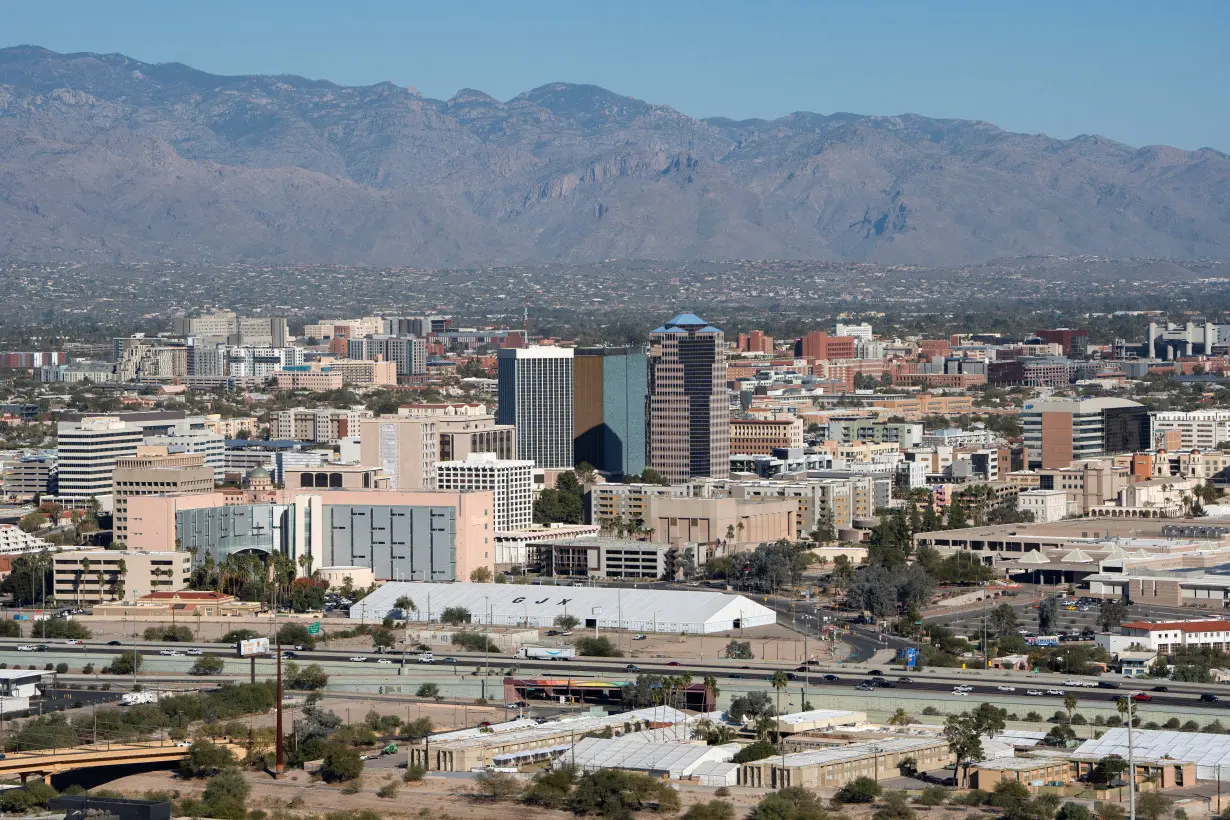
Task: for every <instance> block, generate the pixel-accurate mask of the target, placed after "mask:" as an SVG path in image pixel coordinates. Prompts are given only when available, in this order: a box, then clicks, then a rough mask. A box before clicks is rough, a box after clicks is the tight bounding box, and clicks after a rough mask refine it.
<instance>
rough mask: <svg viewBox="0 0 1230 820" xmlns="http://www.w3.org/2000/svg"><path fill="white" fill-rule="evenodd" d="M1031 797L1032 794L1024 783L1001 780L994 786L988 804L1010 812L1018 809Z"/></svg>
mask: <svg viewBox="0 0 1230 820" xmlns="http://www.w3.org/2000/svg"><path fill="white" fill-rule="evenodd" d="M1032 797H1033V794H1032V793H1031V792H1030V791H1029V787H1028V786H1026V785H1025V784H1024V783H1021V782H1019V781H1016V780H1001V781H999V782H998V783H996V784H995V790H994V791H993V792H991V799H990V803H991V805H992V806H995V807H996V808H1000V809H1004V811H1005V812H1010V811H1013V810H1014V809H1020V808H1021V807H1022V806H1024V805H1025V804H1026V803H1028V802H1029V801H1030V799H1031V798H1032Z"/></svg>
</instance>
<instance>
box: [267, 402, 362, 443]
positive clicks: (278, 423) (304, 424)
mask: <svg viewBox="0 0 1230 820" xmlns="http://www.w3.org/2000/svg"><path fill="white" fill-rule="evenodd" d="M371 417H372V411H370V410H367V409H366V408H363V407H350V408H336V407H295V408H292V409H290V410H279V411H278V412H276V413H273V414H272V415H271V416H270V419H269V437H270V438H272V439H275V440H279V441H315V442H320V443H322V444H337V443H338V442H339V441H340V440H341V439H344V438H348V437H350V436H355V435H358V434H359V423H360V422H361V421H362V420H363V419H365V418H371Z"/></svg>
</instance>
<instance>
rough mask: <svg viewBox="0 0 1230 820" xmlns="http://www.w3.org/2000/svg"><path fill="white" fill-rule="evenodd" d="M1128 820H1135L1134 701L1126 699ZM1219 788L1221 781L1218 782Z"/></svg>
mask: <svg viewBox="0 0 1230 820" xmlns="http://www.w3.org/2000/svg"><path fill="white" fill-rule="evenodd" d="M1127 711H1128V820H1136V758H1135V756H1134V754H1133V752H1132V724H1133V723H1134V722H1135V712H1136V701H1134V700H1132V699H1131V698H1130V697H1129V698H1128V710H1127ZM1217 782H1218V787H1219V788H1220V785H1221V781H1220V780H1218V781H1217Z"/></svg>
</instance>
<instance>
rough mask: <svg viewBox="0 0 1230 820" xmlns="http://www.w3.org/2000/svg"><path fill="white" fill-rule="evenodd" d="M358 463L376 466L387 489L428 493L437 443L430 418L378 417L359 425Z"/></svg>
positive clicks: (437, 452)
mask: <svg viewBox="0 0 1230 820" xmlns="http://www.w3.org/2000/svg"><path fill="white" fill-rule="evenodd" d="M359 454H360V463H362V464H363V465H364V466H365V467H379V468H380V469H381V470H383V471H384V474H385V475H387V476H388V477H389V489H390V490H432V489H435V486H436V462H437V461H439V458H440V455H439V454H440V441H439V438H438V434H437V432H436V424H435V422H434V421H432V420H431V419H429V418H427V419H418V418H410V417H408V416H379V417H377V418H374V419H362V420H361V421H360V422H359Z"/></svg>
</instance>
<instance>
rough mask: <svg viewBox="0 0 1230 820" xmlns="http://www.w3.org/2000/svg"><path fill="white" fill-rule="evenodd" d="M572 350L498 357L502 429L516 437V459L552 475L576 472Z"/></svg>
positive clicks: (509, 351)
mask: <svg viewBox="0 0 1230 820" xmlns="http://www.w3.org/2000/svg"><path fill="white" fill-rule="evenodd" d="M572 364H573V362H572V349H571V348H559V347H523V348H503V349H501V350H500V352H499V410H498V412H497V414H496V423H497V424H511V425H514V426H515V427H516V431H517V458H519V459H529V460H531V461H533V462H534V463H535V464H537V465H538V466H539V467H542V468H543V469H547V470H570V469H572V466H573V464H572V452H573V442H572V439H573V376H572Z"/></svg>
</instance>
